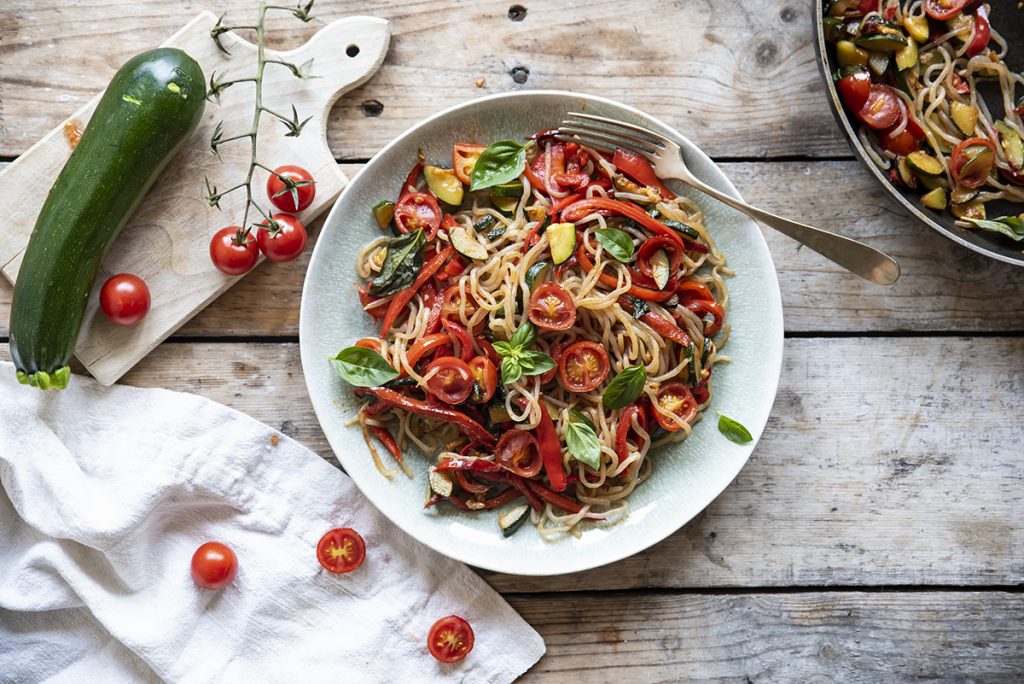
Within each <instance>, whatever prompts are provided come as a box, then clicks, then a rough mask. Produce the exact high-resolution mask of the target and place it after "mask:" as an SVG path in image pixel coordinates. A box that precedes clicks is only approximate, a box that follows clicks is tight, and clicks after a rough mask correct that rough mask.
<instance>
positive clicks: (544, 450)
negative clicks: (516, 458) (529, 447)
mask: <svg viewBox="0 0 1024 684" xmlns="http://www.w3.org/2000/svg"><path fill="white" fill-rule="evenodd" d="M539 405H540V422H539V423H537V428H536V429H535V430H534V432H535V433H536V435H537V442H538V443H539V444H540V456H541V459H543V461H544V472H545V473H547V476H548V481H549V482H551V488H552V489H553V490H555V491H556V492H561V491H563V490H564V489H565V471H564V470H563V469H562V444H561V442H559V441H558V432H557V431H556V430H555V423H554V422H553V421H552V420H551V416H550V415H549V414H548V410H547V408H546V407H545V406H544V402H539Z"/></svg>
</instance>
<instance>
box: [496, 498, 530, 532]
mask: <svg viewBox="0 0 1024 684" xmlns="http://www.w3.org/2000/svg"><path fill="white" fill-rule="evenodd" d="M529 517H530V507H529V506H527V505H526V504H522V505H520V506H516V507H515V508H513V509H512V510H511V511H509V512H508V513H504V514H502V515H499V516H498V527H500V528H501V534H502V535H503V536H505V537H511V536H512V535H513V534H515V533H516V531H517V530H518V529H519V528H520V527H522V526H523V523H524V522H526V521H527V519H528V518H529Z"/></svg>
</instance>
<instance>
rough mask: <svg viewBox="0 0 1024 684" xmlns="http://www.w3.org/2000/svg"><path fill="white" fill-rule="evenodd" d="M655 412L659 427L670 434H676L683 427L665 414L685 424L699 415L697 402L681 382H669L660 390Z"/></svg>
mask: <svg viewBox="0 0 1024 684" xmlns="http://www.w3.org/2000/svg"><path fill="white" fill-rule="evenodd" d="M658 409H661V410H658ZM653 412H654V419H655V420H656V421H658V425H660V426H661V427H663V428H665V429H666V430H668V431H669V432H675V431H676V430H679V429H681V426H680V425H679V424H678V423H676V422H675V421H674V420H672V418H671V417H670V416H667V415H665V414H666V413H669V414H672V415H674V416H675V417H676V418H678V419H679V420H681V421H683V422H684V423H689V422H690V421H691V420H693V417H694V416H695V415H697V402H696V400H694V398H693V394H692V393H691V392H690V388H689V387H687V386H686V385H684V384H683V383H681V382H667V383H665V384H664V385H662V386H661V387H659V388H658V406H657V408H655V409H654V411H653Z"/></svg>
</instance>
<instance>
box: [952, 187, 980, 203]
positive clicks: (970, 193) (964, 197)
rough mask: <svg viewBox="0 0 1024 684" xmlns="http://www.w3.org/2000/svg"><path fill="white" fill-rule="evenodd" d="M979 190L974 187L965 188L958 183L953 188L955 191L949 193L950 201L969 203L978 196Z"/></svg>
mask: <svg viewBox="0 0 1024 684" xmlns="http://www.w3.org/2000/svg"><path fill="white" fill-rule="evenodd" d="M978 193H979V190H975V189H973V188H965V187H964V186H962V185H958V186H956V187H955V188H953V191H952V192H950V193H949V201H950V202H952V203H953V204H967V203H968V202H970V201H971V200H973V199H974V198H975V197H977V196H978Z"/></svg>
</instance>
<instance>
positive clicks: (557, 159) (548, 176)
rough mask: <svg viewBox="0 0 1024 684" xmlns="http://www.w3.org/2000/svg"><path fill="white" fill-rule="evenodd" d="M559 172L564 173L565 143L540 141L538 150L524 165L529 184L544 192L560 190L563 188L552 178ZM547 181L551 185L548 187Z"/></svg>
mask: <svg viewBox="0 0 1024 684" xmlns="http://www.w3.org/2000/svg"><path fill="white" fill-rule="evenodd" d="M538 142H539V141H538ZM560 173H565V143H562V142H553V143H550V145H545V144H543V143H540V152H538V153H537V156H536V157H534V158H533V161H532V162H530V163H529V164H527V165H526V177H527V178H528V179H529V181H530V185H532V186H533V187H535V188H537V189H538V190H540V191H541V192H544V193H548V192H551V190H555V191H556V192H562V191H563V188H561V187H559V186H558V183H555V182H554V178H553V176H555V175H556V174H560ZM548 181H551V186H552V187H550V188H549V187H548Z"/></svg>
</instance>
